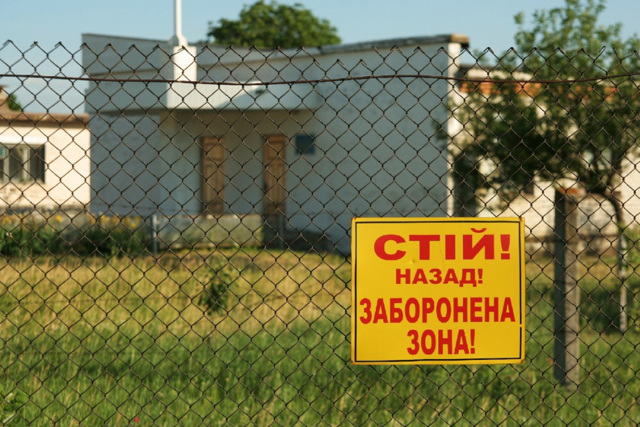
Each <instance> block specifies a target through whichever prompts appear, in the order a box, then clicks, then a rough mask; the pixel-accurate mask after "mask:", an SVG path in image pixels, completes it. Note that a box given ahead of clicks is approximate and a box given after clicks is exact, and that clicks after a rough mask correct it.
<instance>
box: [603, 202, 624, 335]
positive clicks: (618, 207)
mask: <svg viewBox="0 0 640 427" xmlns="http://www.w3.org/2000/svg"><path fill="white" fill-rule="evenodd" d="M606 197H607V200H608V201H609V203H611V205H612V206H613V209H614V211H615V220H616V227H617V230H618V250H617V252H618V253H617V258H618V262H617V276H618V280H620V325H619V329H620V332H623V333H624V332H626V331H627V328H628V323H629V307H628V303H627V299H628V297H627V293H628V291H627V279H628V277H629V263H628V260H627V252H628V245H627V236H626V234H625V229H626V225H625V223H624V215H623V211H622V203H620V200H618V198H617V197H616V196H615V194H613V193H612V192H610V193H608V194H607V196H606Z"/></svg>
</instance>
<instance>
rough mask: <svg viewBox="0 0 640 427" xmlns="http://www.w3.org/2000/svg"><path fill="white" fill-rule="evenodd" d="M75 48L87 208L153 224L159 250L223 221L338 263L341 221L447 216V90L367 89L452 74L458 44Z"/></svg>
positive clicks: (451, 38)
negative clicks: (301, 242)
mask: <svg viewBox="0 0 640 427" xmlns="http://www.w3.org/2000/svg"><path fill="white" fill-rule="evenodd" d="M83 41H84V43H85V44H84V48H83V65H84V68H85V70H86V73H87V74H88V75H89V76H90V77H92V78H94V79H96V81H94V82H92V83H91V85H90V88H89V89H88V91H87V94H86V107H87V111H88V113H89V114H90V115H91V121H90V123H91V133H92V143H91V158H92V165H93V166H92V167H93V169H92V172H91V187H92V196H91V200H92V204H91V206H92V209H93V210H94V211H99V212H109V211H110V212H115V213H118V214H120V215H127V214H137V215H142V216H144V217H149V216H150V215H152V214H158V215H159V217H160V218H161V221H162V220H165V223H163V224H164V225H163V226H162V228H163V230H165V231H166V236H165V239H166V240H168V241H167V243H172V242H174V241H175V240H176V239H177V237H176V236H177V235H178V234H180V233H186V232H187V230H186V228H187V227H188V226H190V225H193V224H194V223H195V224H197V227H196V228H198V229H203V228H205V229H208V227H213V224H215V223H221V222H223V221H231V222H227V223H226V224H227V225H226V226H225V227H227V228H234V227H237V226H238V225H237V224H235V223H234V222H233V221H232V220H230V219H229V218H236V222H239V223H240V224H243V225H244V226H246V227H248V228H249V229H250V231H251V234H253V235H255V231H256V229H257V227H255V221H254V220H252V219H251V218H253V219H255V218H258V222H261V218H263V219H264V220H265V224H266V225H267V226H266V227H265V228H264V229H265V233H266V236H265V238H266V239H267V240H270V239H272V238H273V234H274V233H277V234H278V238H276V241H277V240H279V238H280V237H283V236H284V237H285V238H286V239H287V240H290V241H291V240H294V239H295V238H296V237H298V238H302V239H319V240H322V241H323V242H324V243H325V246H327V247H328V248H330V249H333V248H337V249H338V250H340V251H345V252H346V251H349V245H350V240H349V239H350V237H349V230H350V227H351V218H352V217H354V216H446V215H447V213H448V198H449V194H450V189H449V184H448V171H449V159H448V152H447V142H446V140H445V139H442V138H440V137H439V134H438V132H437V126H436V123H442V122H443V121H445V120H446V117H447V114H446V105H447V102H448V101H447V100H448V97H449V93H450V92H451V83H450V82H448V81H446V80H443V79H435V78H412V77H406V78H399V77H398V78H383V79H367V78H366V77H367V76H371V75H377V76H390V75H398V74H401V75H416V74H420V75H428V76H445V77H447V76H454V75H455V74H456V72H457V63H456V58H458V57H459V55H460V52H461V49H462V47H464V46H466V45H467V43H468V41H467V38H466V37H464V36H459V35H444V36H435V37H421V38H409V39H399V40H385V41H377V42H368V43H360V44H351V45H340V46H330V47H323V48H317V49H308V50H287V51H257V50H250V49H245V48H234V49H229V48H226V47H221V46H197V47H194V46H187V47H176V46H172V45H169V44H167V43H166V42H161V41H153V40H138V39H128V38H121V37H112V36H99V35H91V34H87V35H84V36H83ZM374 46H375V47H374ZM358 78H362V79H361V80H359V79H358ZM128 79H132V80H137V81H134V82H131V81H125V80H128ZM336 79H337V80H336ZM162 80H168V81H167V82H163V81H162ZM173 80H181V81H183V82H181V83H175V82H174V83H171V82H170V81H173ZM319 80H324V82H319ZM326 80H331V81H326ZM194 82H196V83H194ZM214 82H215V83H214ZM221 82H222V84H218V83H221ZM292 82H302V83H292ZM252 221H253V222H252ZM180 224H182V225H180ZM234 224H235V225H234ZM249 224H254V225H249ZM191 228H192V229H193V227H191ZM172 230H173V237H171V235H172V234H171V232H170V231H172ZM204 234H207V233H206V230H205V232H204ZM161 236H162V235H161ZM209 237H210V236H209ZM254 237H255V236H254ZM238 243H244V242H238Z"/></svg>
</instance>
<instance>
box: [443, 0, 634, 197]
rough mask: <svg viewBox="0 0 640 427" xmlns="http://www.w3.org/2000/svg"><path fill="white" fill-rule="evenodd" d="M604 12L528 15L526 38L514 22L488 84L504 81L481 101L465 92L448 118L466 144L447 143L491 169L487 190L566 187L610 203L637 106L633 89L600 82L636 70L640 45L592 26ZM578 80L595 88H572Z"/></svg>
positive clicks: (573, 8) (476, 93)
mask: <svg viewBox="0 0 640 427" xmlns="http://www.w3.org/2000/svg"><path fill="white" fill-rule="evenodd" d="M603 10H604V2H603V1H599V2H596V1H594V0H589V1H586V2H584V1H580V0H566V3H565V5H564V7H561V8H555V9H551V10H549V11H538V12H536V13H535V14H534V15H533V20H532V21H533V22H532V28H526V27H525V19H524V16H523V15H518V16H517V17H516V23H517V24H518V26H519V30H518V32H517V33H516V35H515V42H516V43H515V44H516V47H517V51H509V52H506V53H504V54H503V55H502V56H501V57H500V58H499V60H500V64H499V65H500V68H494V71H493V74H492V75H493V77H495V78H498V79H503V80H505V81H504V82H502V83H497V84H496V85H495V87H494V89H493V91H492V93H489V94H487V93H486V92H483V91H481V90H473V91H472V93H471V94H470V95H469V96H468V97H467V99H466V100H465V104H464V105H462V106H460V107H458V108H455V110H454V115H455V116H456V118H457V119H458V120H459V121H460V122H461V123H463V124H464V125H465V131H464V132H465V133H466V135H465V138H460V137H459V136H458V135H456V136H454V138H456V137H457V138H458V145H459V146H460V147H461V150H463V151H467V152H475V153H476V154H477V155H479V156H482V157H484V158H488V159H490V160H491V161H492V162H493V163H494V164H495V165H497V166H498V167H497V168H496V170H495V172H492V174H491V176H490V178H489V179H488V180H487V182H488V183H489V184H492V185H493V186H494V187H498V186H500V187H503V188H504V187H514V188H516V189H521V188H522V187H524V186H526V185H528V184H529V183H530V182H531V180H532V178H533V177H534V176H539V177H540V178H542V179H544V180H551V181H557V180H559V179H562V178H570V179H573V180H576V181H578V182H579V183H580V184H582V185H583V186H584V187H585V188H586V189H587V191H588V192H589V193H591V194H600V195H603V196H605V197H607V198H608V199H609V200H610V201H611V202H612V203H615V201H614V199H613V198H612V197H611V196H612V195H613V192H614V190H615V187H616V185H617V183H618V182H619V178H620V174H621V172H622V166H623V161H624V159H625V158H626V157H627V156H628V154H629V153H630V152H631V151H633V150H636V149H637V146H638V142H637V141H638V140H639V139H638V138H640V126H639V124H638V121H637V120H636V116H637V111H638V110H639V109H640V98H638V97H637V96H635V94H636V93H637V84H636V82H634V81H633V80H631V79H629V78H615V79H614V78H608V77H607V78H605V76H608V75H612V74H620V73H626V72H631V71H633V70H637V69H638V66H640V62H639V60H638V57H637V56H636V55H634V54H631V52H634V50H637V49H638V48H640V40H639V39H638V38H637V37H635V36H634V37H631V38H629V39H627V40H623V39H622V38H621V36H620V29H621V27H620V25H619V24H616V25H611V26H602V25H599V24H598V18H599V16H600V14H601V13H602V11H603ZM623 51H626V52H630V54H628V55H625V54H623V53H622V52H623ZM523 72H524V73H523ZM585 78H593V79H596V80H593V81H576V80H580V79H585ZM601 78H602V80H598V79H601ZM517 79H525V80H527V79H532V80H561V81H567V80H569V81H567V82H554V83H549V84H525V83H522V82H520V81H516V80H517ZM571 80H573V81H571ZM477 87H479V86H476V88H477ZM461 139H466V142H461V141H460V140H461ZM469 141H471V142H469Z"/></svg>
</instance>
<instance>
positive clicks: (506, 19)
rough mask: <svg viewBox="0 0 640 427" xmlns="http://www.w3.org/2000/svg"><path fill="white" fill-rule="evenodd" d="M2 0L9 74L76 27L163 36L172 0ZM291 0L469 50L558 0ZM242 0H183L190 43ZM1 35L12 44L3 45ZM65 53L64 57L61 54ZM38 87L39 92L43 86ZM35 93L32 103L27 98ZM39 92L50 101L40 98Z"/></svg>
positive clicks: (348, 29)
mask: <svg viewBox="0 0 640 427" xmlns="http://www.w3.org/2000/svg"><path fill="white" fill-rule="evenodd" d="M4 1H5V2H6V3H7V4H3V11H2V25H1V26H0V74H1V73H6V72H7V68H8V66H9V64H11V72H14V73H18V72H24V71H25V70H29V69H31V70H33V64H31V63H26V62H25V61H24V60H22V61H20V60H19V58H18V57H19V56H20V52H21V51H25V50H28V49H32V50H31V53H30V55H32V56H33V57H37V58H39V59H38V60H32V61H30V62H32V63H33V62H37V61H39V60H40V59H43V60H44V59H45V56H46V55H44V53H40V54H39V55H36V54H35V53H34V50H39V49H42V50H43V51H49V50H51V49H54V48H55V46H56V45H57V43H58V42H61V43H62V45H63V46H64V49H62V48H61V47H58V48H57V49H56V50H57V53H58V54H59V55H60V56H59V58H62V57H63V56H64V55H62V54H61V52H62V51H65V50H68V51H71V52H76V51H78V49H79V48H80V45H81V43H82V34H83V33H94V34H109V35H118V36H130V37H139V38H149V39H157V40H168V39H169V38H170V37H171V36H172V35H173V3H174V2H173V0H109V1H104V0H102V1H97V0H20V1H8V0H4ZM296 2H297V3H301V4H302V5H303V6H304V7H305V8H308V9H310V10H311V11H312V12H313V13H314V14H315V15H316V16H318V17H321V18H326V19H328V20H329V21H330V22H331V24H332V25H333V26H335V27H336V28H337V29H338V34H339V36H340V37H341V38H342V41H343V43H355V42H365V41H373V40H382V39H391V38H402V37H411V36H427V35H436V34H452V33H456V34H463V35H466V36H468V37H469V41H470V47H471V49H473V50H483V49H484V48H487V47H491V48H492V49H493V50H494V51H495V52H501V51H504V50H506V49H507V48H509V47H510V46H511V45H512V42H513V34H514V33H515V31H516V26H515V23H514V19H513V17H514V15H516V14H517V13H518V12H525V14H526V15H527V16H530V15H531V14H532V13H533V11H534V10H536V9H549V8H553V7H559V6H562V5H563V4H564V1H563V0H536V1H530V0H529V1H525V0H520V1H518V0H489V1H479V0H450V1H444V0H395V1H392V0H297V1H291V0H280V3H287V4H293V3H296ZM247 3H252V1H251V2H246V1H238V0H226V1H222V0H183V1H182V9H183V33H184V35H185V36H186V38H187V39H188V40H189V41H190V42H196V41H199V40H202V39H204V38H205V37H206V33H207V28H208V26H209V23H210V22H211V21H214V22H215V21H217V20H218V19H220V18H227V19H235V18H237V17H238V14H239V12H240V10H241V9H242V7H243V6H244V5H245V4H247ZM602 18H603V19H602V23H603V24H611V23H615V22H620V23H622V25H623V36H625V37H627V36H631V35H633V34H635V33H640V26H639V25H638V23H639V22H640V7H638V0H610V1H609V2H608V5H607V10H606V11H605V12H604V14H603V16H602ZM7 40H11V41H12V43H13V44H9V45H7V44H6V43H5V42H6V41H7ZM33 42H37V43H38V47H34V46H33ZM14 45H15V46H14ZM66 57H67V58H69V54H68V53H67V54H66ZM56 58H58V57H56ZM79 58H80V57H79V54H78V59H79ZM45 62H46V61H45ZM45 66H48V65H47V64H45V63H43V65H41V66H39V67H45ZM41 69H42V68H39V71H40V70H41ZM64 71H65V72H73V73H80V72H81V70H80V69H79V68H78V67H75V66H74V64H69V65H67V66H65V67H64ZM0 84H2V85H7V86H8V89H9V90H10V91H11V90H12V89H13V90H16V89H17V90H18V91H17V93H18V95H20V96H21V99H24V100H25V101H26V102H27V103H29V104H31V105H30V106H33V108H35V109H36V110H38V109H39V110H42V109H43V108H45V109H51V110H64V109H72V110H74V111H75V110H76V108H80V105H79V104H78V103H80V104H81V102H80V101H76V98H78V97H77V96H76V95H77V94H76V93H75V92H78V91H77V90H75V91H72V92H74V93H73V94H67V95H66V96H71V97H72V98H73V100H72V101H66V100H64V99H63V100H64V101H65V102H62V103H61V102H58V103H56V102H55V101H54V100H53V98H54V96H53V95H56V94H46V93H44V92H43V93H39V92H37V91H38V90H39V87H36V86H34V87H33V88H31V89H30V90H29V91H26V90H25V88H24V87H22V86H23V84H20V83H18V82H17V81H16V80H15V79H6V78H4V79H3V78H0ZM26 84H27V83H25V85H26ZM29 84H31V85H33V84H35V83H33V82H31V83H29ZM42 88H43V87H42ZM80 88H81V87H80ZM43 90H45V92H46V88H43ZM36 94H38V97H37V98H38V102H33V99H36ZM45 95H47V96H45ZM57 95H58V97H60V96H61V95H60V94H57ZM47 97H49V98H51V101H49V102H46V103H45V102H44V101H42V100H41V99H42V98H44V99H47ZM78 99H80V98H78ZM23 104H24V102H23ZM61 104H71V105H61Z"/></svg>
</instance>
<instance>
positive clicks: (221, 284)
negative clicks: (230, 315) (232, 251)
mask: <svg viewBox="0 0 640 427" xmlns="http://www.w3.org/2000/svg"><path fill="white" fill-rule="evenodd" d="M239 277H240V272H239V271H238V269H236V268H235V267H234V266H233V265H231V264H230V263H229V262H225V260H215V261H214V263H213V265H212V266H211V267H210V270H209V275H208V277H207V278H206V279H205V280H207V284H206V285H205V288H204V290H203V293H202V295H201V296H200V304H202V305H204V306H205V307H206V309H207V313H208V314H210V315H213V314H222V313H224V312H225V311H226V310H227V304H228V298H227V296H228V293H229V287H230V286H231V285H232V284H233V283H234V282H235V281H236V280H238V278H239Z"/></svg>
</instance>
